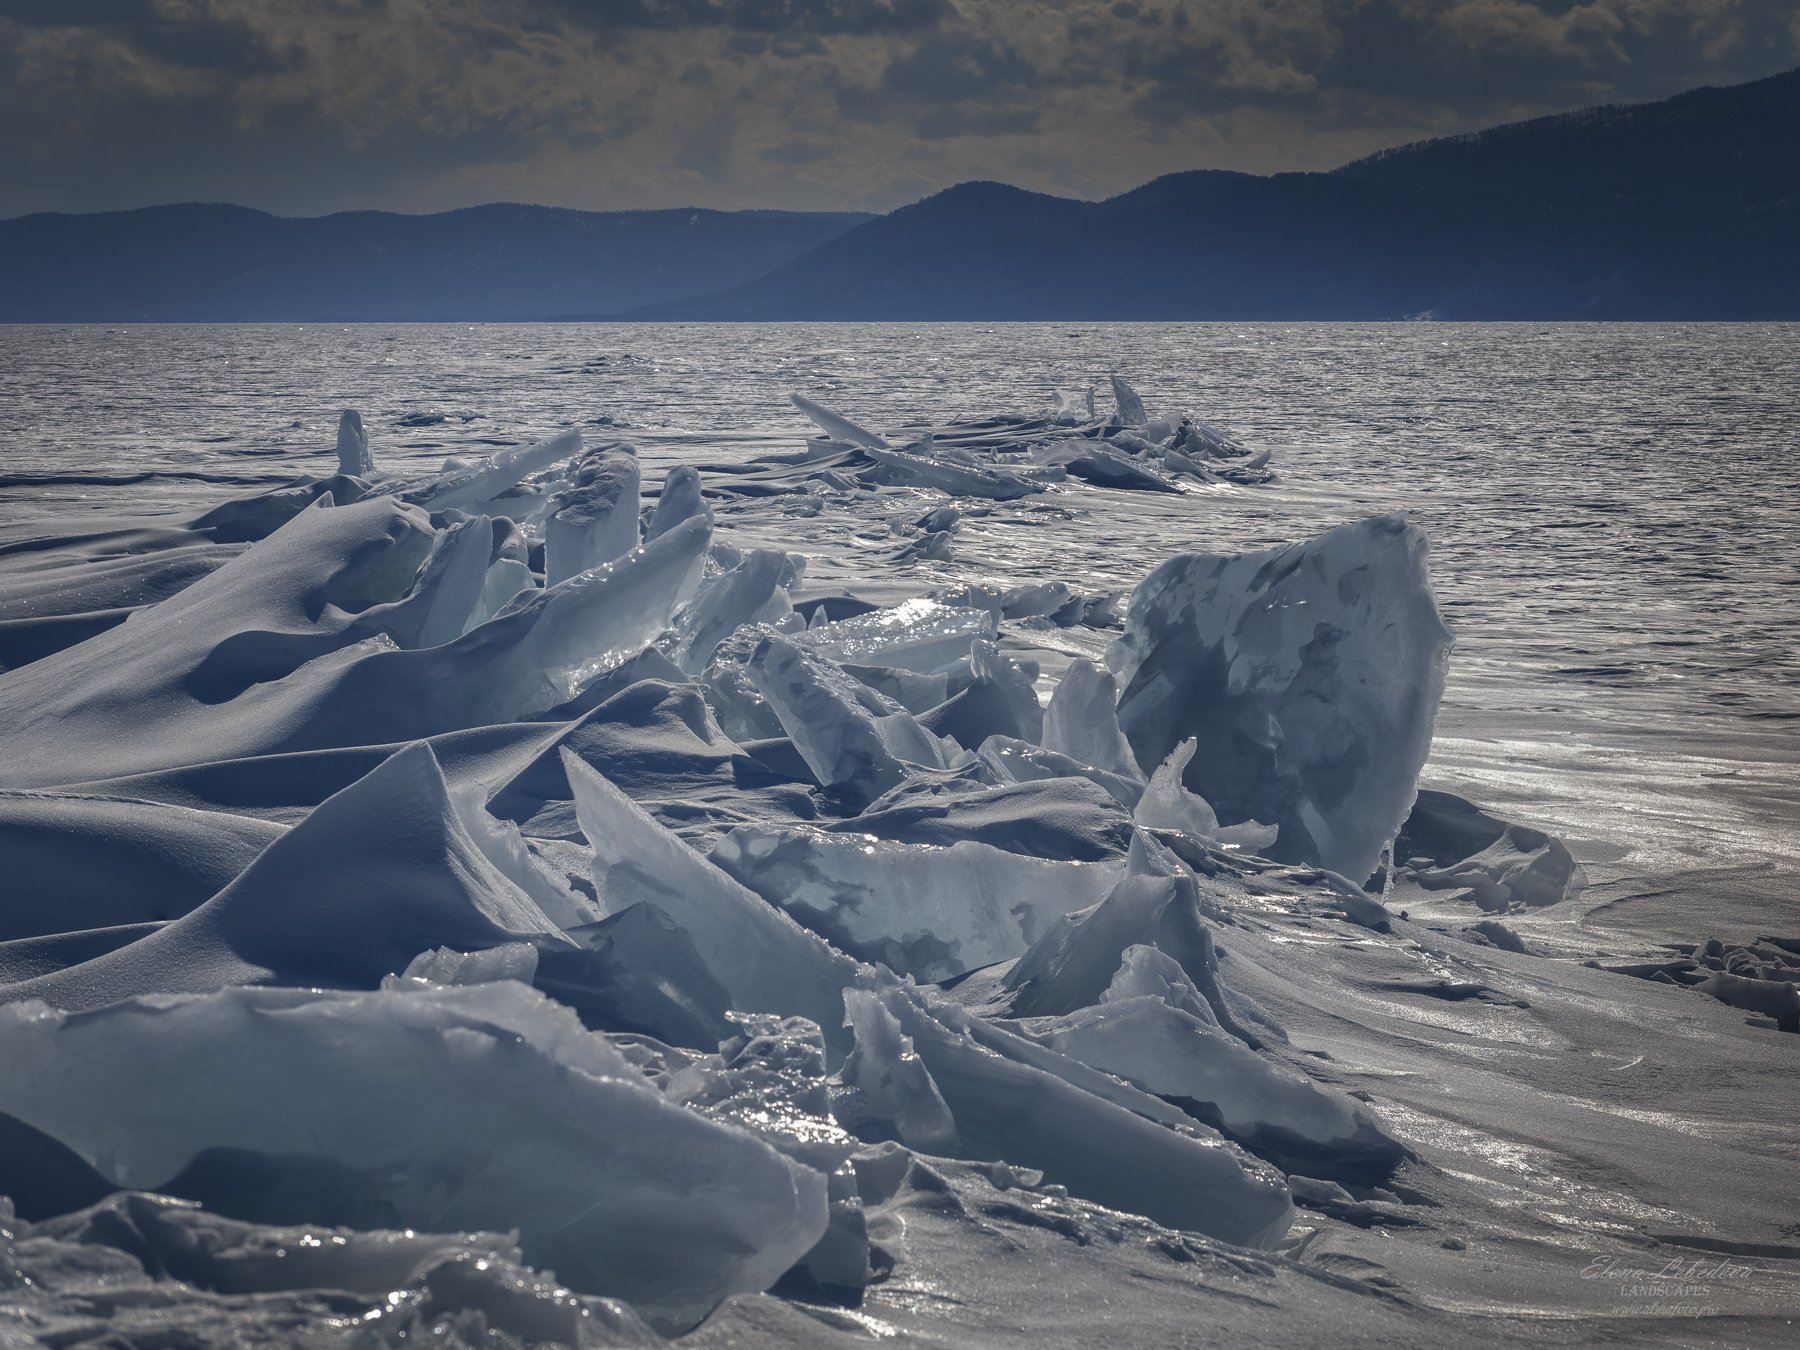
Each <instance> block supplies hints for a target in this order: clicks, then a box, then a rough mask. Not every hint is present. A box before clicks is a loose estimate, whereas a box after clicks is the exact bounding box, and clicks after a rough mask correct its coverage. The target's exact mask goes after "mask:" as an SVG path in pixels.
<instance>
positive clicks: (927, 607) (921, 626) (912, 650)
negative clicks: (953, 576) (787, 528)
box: [794, 598, 997, 675]
mask: <svg viewBox="0 0 1800 1350" xmlns="http://www.w3.org/2000/svg"><path fill="white" fill-rule="evenodd" d="M996 635H997V629H996V628H995V625H994V616H993V615H992V614H990V613H988V611H987V610H985V609H964V608H960V607H957V606H953V605H942V604H939V603H937V602H936V601H935V600H925V599H917V598H915V599H912V600H907V601H904V602H902V603H901V604H898V605H893V606H891V607H889V608H887V609H877V610H872V611H871V612H869V613H867V614H858V615H856V616H855V617H854V618H849V619H839V620H837V621H836V622H835V623H825V624H821V625H820V626H818V627H816V628H809V629H807V631H806V632H805V633H803V634H796V635H795V637H794V641H795V642H797V643H800V644H801V645H802V646H805V647H808V648H810V649H811V650H813V651H816V652H818V653H819V654H820V655H822V656H828V657H830V658H831V659H832V660H833V661H837V662H839V663H848V664H852V665H868V666H890V667H893V668H894V669H897V670H912V671H918V672H919V673H921V674H926V675H932V674H939V673H941V672H943V671H946V670H949V669H950V668H951V667H953V666H955V665H956V664H957V663H958V662H959V661H962V660H963V659H964V658H966V657H967V656H968V655H969V649H970V647H971V646H972V645H973V644H974V642H975V641H976V640H977V639H979V638H987V639H989V640H990V641H991V640H992V639H993V638H994V637H995V636H996Z"/></svg>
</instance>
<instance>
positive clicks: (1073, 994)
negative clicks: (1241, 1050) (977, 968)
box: [1005, 875, 1232, 1027]
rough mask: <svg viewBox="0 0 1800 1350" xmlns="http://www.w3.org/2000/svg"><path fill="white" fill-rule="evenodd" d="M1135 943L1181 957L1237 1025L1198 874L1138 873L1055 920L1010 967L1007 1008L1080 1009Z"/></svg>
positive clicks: (1210, 1001)
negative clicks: (1226, 994)
mask: <svg viewBox="0 0 1800 1350" xmlns="http://www.w3.org/2000/svg"><path fill="white" fill-rule="evenodd" d="M1132 947H1154V948H1156V949H1157V950H1158V951H1160V952H1162V953H1163V954H1164V955H1165V956H1167V957H1168V958H1169V959H1170V960H1172V961H1174V962H1175V963H1176V964H1177V965H1178V966H1179V967H1180V969H1181V970H1182V972H1183V973H1184V974H1185V975H1186V977H1187V979H1188V981H1189V983H1190V984H1191V985H1192V986H1193V987H1194V988H1195V989H1197V990H1198V991H1199V992H1200V994H1201V995H1202V996H1203V997H1204V998H1205V999H1206V1002H1207V1005H1208V1006H1209V1007H1210V1008H1211V1009H1212V1010H1213V1014H1214V1017H1215V1019H1216V1020H1217V1021H1218V1022H1219V1023H1220V1024H1221V1025H1224V1026H1227V1027H1229V1026H1231V1024H1232V1018H1231V1015H1230V1012H1229V1010H1228V1009H1227V1008H1226V1006H1225V1004H1224V1000H1223V997H1222V995H1221V993H1220V990H1219V984H1218V978H1217V973H1216V972H1217V966H1218V961H1217V957H1216V956H1215V954H1214V950H1213V935H1212V928H1211V926H1210V925H1209V924H1208V922H1207V920H1206V919H1205V917H1204V916H1203V914H1202V906H1201V902H1200V898H1199V892H1198V889H1197V887H1196V885H1195V882H1194V879H1193V878H1192V877H1191V876H1187V875H1181V876H1163V877H1159V876H1130V877H1127V878H1125V879H1124V880H1123V881H1121V882H1120V883H1119V884H1118V885H1117V886H1115V887H1114V888H1113V889H1112V890H1111V891H1109V892H1108V893H1107V894H1106V896H1105V897H1104V898H1103V899H1102V900H1101V902H1100V903H1098V904H1096V905H1094V906H1093V907H1092V908H1090V909H1086V910H1083V911H1081V912H1079V913H1072V914H1069V915H1068V916H1067V917H1065V918H1064V919H1063V920H1062V921H1061V922H1060V923H1057V924H1056V925H1055V926H1053V927H1052V928H1051V929H1050V930H1049V931H1048V932H1046V933H1045V934H1044V936H1043V937H1042V938H1040V939H1039V940H1038V942H1037V943H1036V944H1035V945H1034V946H1033V947H1032V949H1031V950H1030V951H1029V952H1027V953H1026V954H1025V955H1024V956H1023V957H1021V958H1020V960H1019V961H1018V963H1017V964H1016V965H1014V966H1013V967H1012V969H1011V970H1010V971H1009V972H1007V975H1006V981H1005V987H1006V989H1007V990H1008V991H1009V992H1010V998H1009V1000H1008V1004H1007V1009H1006V1011H1007V1012H1008V1013H1009V1014H1010V1015H1011V1016H1014V1017H1044V1016H1056V1015H1061V1014H1065V1013H1072V1012H1075V1011H1076V1010H1077V1009H1080V1008H1085V1007H1089V1006H1091V1005H1093V1004H1095V1003H1098V1002H1099V1001H1100V999H1101V997H1102V996H1103V995H1104V994H1105V992H1106V989H1107V988H1108V986H1109V985H1111V984H1112V982H1113V979H1114V978H1115V977H1116V976H1117V975H1118V973H1119V969H1120V967H1121V966H1122V965H1123V964H1124V962H1125V953H1126V951H1127V950H1128V949H1130V948H1132Z"/></svg>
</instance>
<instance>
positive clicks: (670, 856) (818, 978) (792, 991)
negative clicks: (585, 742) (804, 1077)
mask: <svg viewBox="0 0 1800 1350" xmlns="http://www.w3.org/2000/svg"><path fill="white" fill-rule="evenodd" d="M562 758H563V766H564V769H565V770H566V772H567V773H568V779H569V787H570V789H571V790H572V791H573V793H574V795H575V811H576V815H577V817H578V818H579V819H580V822H581V832H582V834H583V835H585V836H586V837H587V841H588V843H589V844H590V845H591V846H592V847H593V850H594V863H593V879H594V887H595V890H596V891H597V892H598V894H599V897H600V901H601V904H602V906H603V907H604V908H605V909H606V911H607V912H608V913H609V914H618V913H620V912H621V911H622V910H624V909H626V908H628V907H629V906H631V905H635V904H638V903H640V902H646V901H647V902H649V903H650V904H652V905H654V906H656V907H657V908H659V909H661V910H663V911H664V912H665V913H666V914H668V916H669V917H670V918H671V919H673V920H674V921H675V923H676V924H678V925H679V926H680V927H681V928H682V929H684V930H685V931H686V933H687V935H688V937H689V938H691V939H692V941H693V945H694V949H695V951H696V952H698V954H699V956H700V959H701V961H703V962H704V963H705V965H706V969H707V971H708V972H709V973H710V974H711V976H712V977H713V978H714V979H716V980H717V981H718V982H719V983H720V984H721V985H722V986H723V987H724V988H725V991H726V992H727V993H728V994H729V995H730V996H731V1004H732V1007H734V1008H736V1009H738V1010H739V1011H743V1012H768V1013H781V1014H783V1015H788V1016H801V1017H806V1018H809V1019H811V1020H812V1021H814V1022H816V1023H817V1024H818V1025H819V1026H820V1027H822V1028H824V1029H825V1030H826V1031H827V1032H830V1031H831V1030H832V1029H833V1028H835V1027H837V1026H838V1025H839V1024H840V1021H841V1016H842V1011H843V995H842V991H843V989H844V988H845V987H846V986H847V985H849V984H851V983H852V982H853V981H854V979H855V974H856V968H855V965H854V963H853V962H851V961H850V960H848V959H847V958H846V957H844V956H843V955H841V954H840V953H838V952H835V951H833V950H832V949H831V948H830V947H829V946H827V945H826V944H825V943H823V942H821V941H820V940H819V939H818V938H817V937H815V936H813V935H812V934H810V933H808V932H807V931H806V930H805V929H803V928H801V927H800V926H799V925H798V924H796V923H795V922H794V921H793V920H792V919H790V918H789V917H788V916H787V915H786V914H784V913H782V912H781V911H780V910H779V909H777V908H775V907H774V906H772V905H770V904H768V903H767V902H766V901H764V900H763V899H762V898H761V897H760V896H758V895H756V894H754V893H753V892H751V891H749V890H747V889H745V888H744V887H743V886H742V885H740V884H739V883H738V882H737V881H735V880H733V879H732V878H731V877H729V876H727V875H726V874H725V873H724V872H722V871H720V870H719V868H718V867H717V866H716V865H714V864H713V863H711V862H709V861H708V860H707V859H705V858H703V857H701V856H700V855H699V854H698V853H696V852H694V850H693V849H691V848H689V847H688V845H687V844H685V843H683V842H682V841H681V840H680V839H679V838H677V837H676V836H675V835H674V834H672V833H670V832H669V831H668V830H667V829H665V828H664V827H663V826H661V825H659V824H657V822H656V821H655V820H653V819H651V817H650V816H649V814H648V813H647V812H645V810H644V809H643V808H642V807H641V806H639V805H638V804H637V803H636V802H634V801H632V800H631V799H630V798H629V797H627V796H626V795H625V794H624V793H622V792H620V791H619V790H618V788H617V787H615V786H614V785H613V784H612V783H609V782H608V781H607V780H606V778H605V777H604V776H603V775H601V774H600V773H598V772H596V771H595V770H594V769H593V768H591V767H590V766H589V765H587V764H586V763H584V762H583V761H582V760H580V759H579V758H577V757H576V756H574V755H573V754H570V753H569V752H567V751H564V752H563V757H562Z"/></svg>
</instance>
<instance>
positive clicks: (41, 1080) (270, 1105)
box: [0, 981, 827, 1331]
mask: <svg viewBox="0 0 1800 1350" xmlns="http://www.w3.org/2000/svg"><path fill="white" fill-rule="evenodd" d="M0 1056H3V1057H4V1059H5V1062H6V1063H7V1064H8V1065H9V1066H10V1068H11V1071H10V1072H9V1073H8V1074H7V1075H5V1078H4V1081H0V1111H4V1112H6V1113H8V1114H10V1115H12V1116H15V1117H16V1118H18V1119H19V1120H22V1121H24V1122H26V1123H27V1124H28V1125H30V1126H32V1127H33V1128H35V1129H37V1130H40V1131H42V1132H43V1133H45V1134H48V1135H50V1136H51V1137H52V1138H54V1139H57V1140H59V1141H61V1142H62V1143H63V1144H65V1145H67V1146H68V1147H70V1148H72V1149H73V1150H75V1152H76V1153H78V1154H80V1155H81V1156H82V1157H83V1158H85V1159H87V1160H88V1161H89V1162H90V1163H92V1164H93V1165H94V1166H96V1167H98V1168H100V1169H101V1170H102V1171H103V1172H104V1173H105V1174H106V1175H107V1176H108V1178H109V1179H110V1180H112V1181H114V1182H115V1183H117V1184H119V1185H120V1186H128V1187H138V1188H153V1187H155V1186H157V1185H160V1184H161V1183H163V1182H165V1181H167V1180H169V1179H170V1178H172V1177H174V1176H175V1175H176V1174H177V1173H179V1172H181V1171H182V1170H183V1169H184V1168H186V1167H188V1165H189V1164H190V1163H192V1162H193V1161H194V1160H195V1159H196V1158H197V1157H199V1156H200V1155H202V1154H204V1153H206V1152H207V1151H208V1150H219V1149H230V1150H233V1151H235V1152H236V1153H238V1154H240V1155H256V1156H257V1157H259V1158H260V1159H262V1160H264V1161H265V1163H266V1166H267V1168H268V1170H269V1171H271V1172H275V1173H278V1172H279V1171H280V1170H281V1168H282V1167H283V1165H289V1166H295V1165H298V1168H303V1167H304V1166H305V1165H311V1166H312V1167H313V1168H315V1169H321V1168H329V1169H332V1170H335V1171H336V1172H338V1173H340V1174H350V1175H353V1176H355V1177H356V1178H357V1179H358V1181H359V1183H360V1185H361V1186H362V1187H363V1188H364V1189H365V1193H366V1197H367V1199H368V1201H369V1202H370V1204H371V1205H372V1206H376V1207H379V1208H381V1209H382V1210H384V1211H386V1212H388V1213H390V1214H391V1215H392V1221H391V1222H390V1224H389V1225H388V1226H392V1227H407V1228H413V1229H416V1230H421V1231H437V1232H444V1231H459V1230H471V1229H476V1230H479V1229H485V1230H489V1231H501V1232H504V1231H509V1230H510V1231H514V1232H517V1233H518V1234H519V1243H520V1247H521V1249H522V1251H523V1253H524V1255H525V1257H526V1259H527V1260H530V1261H531V1262H533V1263H534V1264H537V1265H542V1266H546V1267H550V1268H554V1269H555V1270H556V1272H557V1274H558V1275H559V1276H560V1277H561V1278H562V1279H563V1280H565V1281H567V1282H568V1283H569V1284H570V1285H571V1286H572V1287H574V1288H577V1289H582V1290H586V1291H588V1292H592V1293H601V1294H610V1295H615V1296H618V1297H621V1298H624V1299H626V1300H628V1301H629V1302H631V1304H632V1305H633V1306H634V1307H635V1308H636V1309H637V1310H638V1311H639V1312H640V1313H642V1314H643V1315H644V1316H645V1317H646V1318H648V1319H649V1320H650V1321H651V1322H652V1323H653V1324H655V1325H657V1326H658V1327H659V1329H661V1330H664V1331H678V1330H684V1329H686V1328H687V1327H689V1326H691V1325H693V1324H694V1323H695V1322H697V1321H698V1320H699V1319H700V1318H701V1317H703V1316H704V1315H705V1314H706V1313H707V1312H708V1311H710V1310H711V1309H712V1308H713V1307H714V1306H715V1305H716V1304H717V1303H718V1302H719V1301H720V1300H721V1299H723V1298H725V1297H726V1296H727V1295H729V1294H732V1293H738V1292H752V1291H757V1290H762V1289H766V1288H767V1287H768V1286H769V1285H770V1284H772V1283H774V1281H775V1280H776V1279H778V1278H779V1277H780V1275H781V1274H782V1272H784V1271H785V1270H787V1269H788V1268H789V1267H790V1266H792V1265H793V1264H794V1262H795V1261H796V1260H798V1259H799V1258H800V1257H801V1256H803V1255H805V1253H806V1252H807V1251H808V1250H809V1249H810V1248H811V1247H812V1246H813V1245H814V1244H815V1243H816V1242H817V1241H818V1239H819V1237H820V1236H821V1235H822V1234H823V1233H824V1231H825V1227H826V1222H827V1201H826V1180H825V1177H824V1175H823V1174H822V1173H820V1172H818V1171H816V1170H814V1169H812V1168H810V1167H807V1166H804V1165H801V1164H797V1163H795V1162H793V1161H791V1160H790V1159H788V1158H787V1157H785V1156H783V1155H782V1154H781V1153H779V1152H777V1151H776V1150H775V1149H773V1148H771V1147H769V1145H767V1144H766V1143H764V1142H762V1141H761V1140H759V1139H757V1138H754V1137H752V1136H751V1135H749V1134H747V1133H745V1132H744V1131H742V1130H739V1129H735V1128H732V1127H731V1126H728V1125H723V1124H719V1123H715V1122H714V1121H711V1120H708V1119H706V1118H704V1117H703V1116H701V1115H699V1114H696V1113H695V1112H693V1111H689V1110H686V1109H684V1108H682V1107H680V1106H678V1105H675V1104H672V1103H671V1102H669V1101H668V1100H666V1099H665V1098H664V1097H663V1096H662V1094H661V1093H659V1092H658V1091H657V1090H656V1089H655V1088H654V1087H652V1086H651V1085H650V1084H649V1082H647V1081H646V1080H645V1079H644V1077H643V1076H642V1074H640V1073H639V1072H638V1070H637V1069H636V1068H634V1067H633V1066H632V1064H631V1063H630V1062H629V1061H628V1060H626V1059H625V1057H624V1056H622V1055H621V1054H620V1053H619V1052H618V1051H617V1050H616V1049H615V1048H614V1047H613V1046H612V1044H611V1043H610V1042H609V1041H608V1040H607V1038H606V1037H605V1036H603V1035H600V1034H598V1033H594V1032H589V1031H586V1030H585V1029H583V1028H582V1026H581V1024H580V1023H579V1022H578V1021H577V1020H576V1018H575V1016H574V1014H573V1013H571V1012H569V1011H568V1010H567V1009H563V1008H559V1007H557V1006H556V1005H555V1004H553V1003H551V1002H549V1001H548V1000H547V999H545V998H544V997H543V996H542V995H541V994H539V993H537V992H535V991H534V990H531V989H527V988H526V987H525V986H523V985H521V984H518V983H516V982H513V981H503V982H500V983H493V984H477V985H465V986H450V987H439V986H422V987H417V988H407V989H389V990H381V991H374V992H366V993H329V992H324V991H320V990H300V989H246V988H236V989H227V990H224V991H222V992H220V993H217V994H212V995H207V996H204V997H187V998H182V997H157V998H151V999H141V1000H135V1001H131V1002H126V1003H121V1004H116V1005H114V1006H112V1007H109V1008H106V1009H105V1010H103V1011H100V1012H95V1013H89V1014H85V1015H80V1016H72V1015H64V1014H59V1013H53V1012H50V1011H49V1010H47V1009H46V1008H44V1007H43V1006H42V1005H41V1004H26V1005H18V1006H13V1007H10V1008H5V1009H0ZM195 1065H204V1066H206V1072H204V1073H202V1074H195V1073H194V1072H193V1070H194V1066H195ZM171 1083H181V1084H183V1089H182V1090H181V1091H179V1092H171V1091H169V1090H168V1088H169V1084H171ZM298 1168H297V1170H298Z"/></svg>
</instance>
